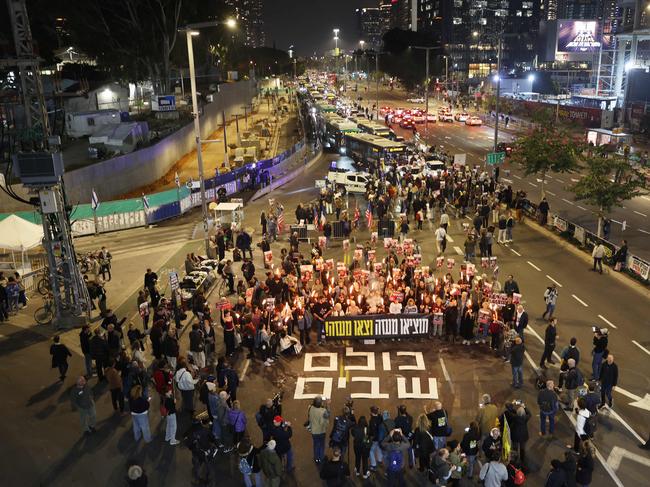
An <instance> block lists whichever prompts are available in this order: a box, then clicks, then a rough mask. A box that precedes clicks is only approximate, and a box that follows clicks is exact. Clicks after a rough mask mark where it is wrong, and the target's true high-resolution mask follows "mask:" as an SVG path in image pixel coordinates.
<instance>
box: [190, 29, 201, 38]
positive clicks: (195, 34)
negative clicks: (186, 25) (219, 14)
mask: <svg viewBox="0 0 650 487" xmlns="http://www.w3.org/2000/svg"><path fill="white" fill-rule="evenodd" d="M189 34H190V35H191V36H195V37H196V36H198V35H199V31H198V30H191V31H189Z"/></svg>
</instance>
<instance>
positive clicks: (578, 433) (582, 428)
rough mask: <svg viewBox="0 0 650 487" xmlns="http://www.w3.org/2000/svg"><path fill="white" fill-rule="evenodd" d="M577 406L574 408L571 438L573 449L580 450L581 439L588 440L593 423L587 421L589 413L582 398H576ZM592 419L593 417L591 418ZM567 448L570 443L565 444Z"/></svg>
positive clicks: (569, 446) (591, 433) (591, 432)
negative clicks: (574, 423) (573, 429)
mask: <svg viewBox="0 0 650 487" xmlns="http://www.w3.org/2000/svg"><path fill="white" fill-rule="evenodd" d="M577 402H578V407H577V408H576V415H577V417H576V427H575V432H574V440H573V451H575V452H579V451H580V444H581V442H582V441H585V440H588V439H589V437H590V436H591V435H593V423H590V422H589V419H590V417H591V413H590V412H589V410H588V409H587V403H586V402H585V400H584V398H582V397H579V398H578V401H577ZM592 421H593V418H592ZM566 447H567V448H571V445H567V446H566Z"/></svg>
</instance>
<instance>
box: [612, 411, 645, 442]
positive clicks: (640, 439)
mask: <svg viewBox="0 0 650 487" xmlns="http://www.w3.org/2000/svg"><path fill="white" fill-rule="evenodd" d="M602 411H603V412H605V413H608V415H609V416H614V419H617V420H618V421H619V422H620V423H621V424H622V425H623V426H624V427H625V429H627V430H628V431H629V432H630V433H632V435H633V436H634V437H635V438H636V439H637V440H638V441H639V442H640V443H645V440H644V439H643V438H641V435H640V434H639V433H637V432H636V431H634V428H632V426H630V425H629V424H628V423H627V421H625V420H624V419H623V418H621V415H620V414H618V413H617V412H616V411H614V410H613V409H610V408H609V407H605V408H603V409H602Z"/></svg>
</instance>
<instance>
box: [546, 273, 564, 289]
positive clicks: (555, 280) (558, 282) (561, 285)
mask: <svg viewBox="0 0 650 487" xmlns="http://www.w3.org/2000/svg"><path fill="white" fill-rule="evenodd" d="M546 277H548V278H549V279H550V280H551V281H553V282H554V283H555V284H557V285H558V286H560V287H562V284H560V283H559V282H557V281H556V280H555V279H553V278H552V277H551V276H549V275H548V274H546Z"/></svg>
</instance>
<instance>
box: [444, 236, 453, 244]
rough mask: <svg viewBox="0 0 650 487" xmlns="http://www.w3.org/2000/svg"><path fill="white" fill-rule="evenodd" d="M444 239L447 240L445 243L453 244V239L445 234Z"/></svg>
mask: <svg viewBox="0 0 650 487" xmlns="http://www.w3.org/2000/svg"><path fill="white" fill-rule="evenodd" d="M445 238H446V239H447V242H451V243H454V239H453V238H451V237H450V236H449V234H447V235H446V236H445Z"/></svg>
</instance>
